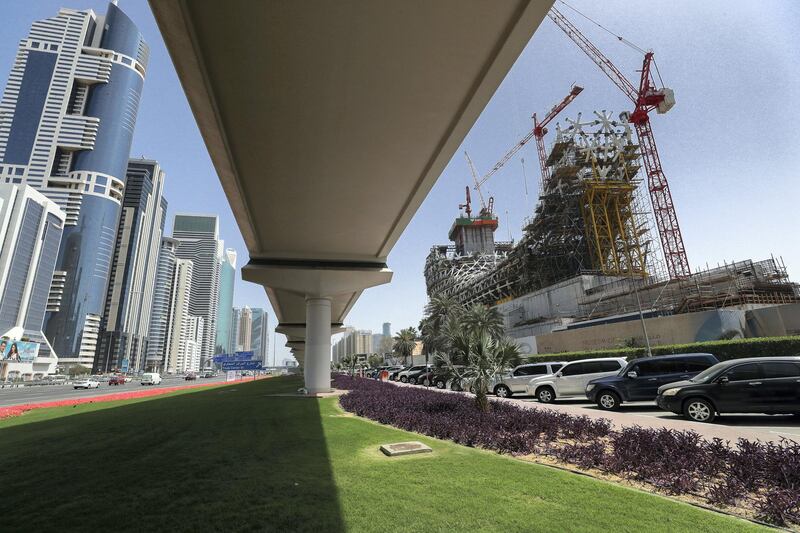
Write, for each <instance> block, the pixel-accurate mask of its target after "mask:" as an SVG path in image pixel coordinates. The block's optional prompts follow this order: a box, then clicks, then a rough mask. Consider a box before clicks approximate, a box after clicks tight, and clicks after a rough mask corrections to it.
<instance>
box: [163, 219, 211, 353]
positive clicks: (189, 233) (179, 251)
mask: <svg viewBox="0 0 800 533" xmlns="http://www.w3.org/2000/svg"><path fill="white" fill-rule="evenodd" d="M172 238H173V239H175V240H177V241H178V247H177V248H176V250H175V257H177V258H179V259H188V260H190V261H191V262H192V263H193V264H194V272H193V276H192V289H191V298H190V300H189V313H190V314H191V315H192V316H199V317H202V318H203V341H202V343H201V345H200V366H201V367H203V368H204V367H205V366H206V365H207V364H210V362H211V358H212V356H213V355H214V343H215V341H216V336H217V311H218V308H219V283H220V266H221V263H222V261H221V260H220V256H221V254H222V241H220V240H219V220H218V219H217V216H216V215H193V214H177V215H175V220H174V222H173V224H172Z"/></svg>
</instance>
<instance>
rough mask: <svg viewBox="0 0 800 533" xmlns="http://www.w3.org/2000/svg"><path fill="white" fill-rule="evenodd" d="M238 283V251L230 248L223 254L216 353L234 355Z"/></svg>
mask: <svg viewBox="0 0 800 533" xmlns="http://www.w3.org/2000/svg"><path fill="white" fill-rule="evenodd" d="M235 282H236V250H234V249H233V248H228V249H226V250H225V252H224V253H223V254H222V259H221V264H220V273H219V305H218V306H217V340H216V342H215V346H214V353H218V354H219V353H233V352H234V349H233V345H234V344H236V342H235V340H234V341H231V329H232V326H233V289H234V285H235Z"/></svg>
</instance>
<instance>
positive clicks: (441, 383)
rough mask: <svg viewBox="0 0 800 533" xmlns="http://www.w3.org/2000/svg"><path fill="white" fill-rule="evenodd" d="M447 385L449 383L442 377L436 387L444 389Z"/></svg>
mask: <svg viewBox="0 0 800 533" xmlns="http://www.w3.org/2000/svg"><path fill="white" fill-rule="evenodd" d="M446 385H447V384H446V383H445V382H444V381H442V380H441V379H440V380H439V381H437V382H436V388H437V389H444V388H445V386H446Z"/></svg>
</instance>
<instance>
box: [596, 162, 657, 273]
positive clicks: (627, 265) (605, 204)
mask: <svg viewBox="0 0 800 533" xmlns="http://www.w3.org/2000/svg"><path fill="white" fill-rule="evenodd" d="M619 157H620V160H621V162H622V164H623V169H624V170H623V172H624V173H625V174H626V177H627V168H626V167H625V166H624V160H622V154H620V155H619ZM592 174H593V179H590V180H585V181H584V182H583V185H584V192H583V201H582V202H581V210H582V214H583V220H584V227H585V230H586V237H587V240H588V242H589V248H590V250H591V256H592V263H593V267H594V269H595V270H598V271H600V272H602V273H603V274H608V275H617V276H638V277H646V276H647V270H646V266H645V254H644V251H643V250H642V246H641V244H640V242H639V231H638V228H637V225H636V218H635V212H634V208H633V206H634V195H635V194H636V184H635V182H632V181H630V180H627V179H599V175H598V172H597V167H596V164H595V161H593V162H592Z"/></svg>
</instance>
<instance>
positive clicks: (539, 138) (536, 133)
mask: <svg viewBox="0 0 800 533" xmlns="http://www.w3.org/2000/svg"><path fill="white" fill-rule="evenodd" d="M581 91H583V87H579V86H577V85H573V86H572V88H571V89H570V91H569V94H568V95H567V96H566V97H565V98H564V99H563V100H561V102H560V103H559V104H558V105H556V106H555V107H554V108H553V109H551V110H550V112H549V113H547V115H545V117H544V118H543V119H542V121H541V122H538V120H537V118H536V113H534V114H533V129H532V130H531V131H530V133H528V134H527V135H525V137H523V138H522V140H521V141H519V142H518V143H517V144H515V145H514V146H513V147H512V148H511V149H510V150H509V151H508V152H506V155H504V156H503V158H502V159H500V161H498V162H497V163H496V164H495V165H494V166H493V167H492V170H490V171H489V172H487V173H486V174H485V175H484V176H483V177H482V178H480V179H477V177H475V185H474V189H475V190H476V191H478V192H480V190H481V185H483V184H484V183H486V181H487V180H488V179H489V178H491V177H492V176H494V174H495V172H497V171H498V170H500V169H501V168H503V166H504V165H505V164H506V163H508V162H509V160H511V158H512V157H514V156H515V155H516V154H517V152H519V151H520V150H522V147H523V146H525V145H526V144H528V141H530V140H531V139H532V138H533V137H536V149H537V150H538V151H539V165H540V166H541V169H542V181H545V179H546V177H547V176H548V175H549V174H548V171H549V169H548V168H547V167H546V166H545V164H544V162H545V160H546V159H547V155H546V154H545V149H544V135H545V133H547V128H546V126H547V125H548V124H549V123H550V121H551V120H553V119H554V118H555V117H556V115H558V114H559V113H561V111H563V110H564V108H565V107H567V106H568V105H569V104H570V103H571V102H572V101H573V100H574V99H575V97H576V96H578V95H579V94H581Z"/></svg>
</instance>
